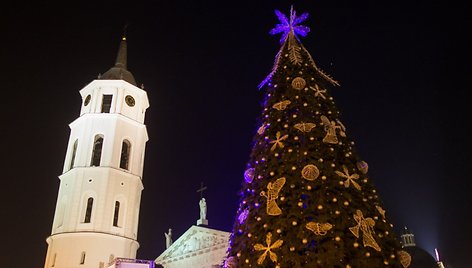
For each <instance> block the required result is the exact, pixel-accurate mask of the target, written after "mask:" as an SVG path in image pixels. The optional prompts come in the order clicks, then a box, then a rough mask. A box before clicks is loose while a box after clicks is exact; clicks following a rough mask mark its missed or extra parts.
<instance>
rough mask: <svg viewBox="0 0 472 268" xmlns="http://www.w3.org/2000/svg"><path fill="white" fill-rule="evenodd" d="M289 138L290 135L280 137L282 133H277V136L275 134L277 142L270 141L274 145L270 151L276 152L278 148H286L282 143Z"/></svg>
mask: <svg viewBox="0 0 472 268" xmlns="http://www.w3.org/2000/svg"><path fill="white" fill-rule="evenodd" d="M287 138H288V135H283V136H282V137H280V131H277V134H275V140H273V141H270V143H273V144H274V145H272V147H271V148H270V150H271V151H273V150H275V149H276V148H277V146H278V147H280V148H284V147H285V145H284V143H283V142H282V141H283V140H285V139H287Z"/></svg>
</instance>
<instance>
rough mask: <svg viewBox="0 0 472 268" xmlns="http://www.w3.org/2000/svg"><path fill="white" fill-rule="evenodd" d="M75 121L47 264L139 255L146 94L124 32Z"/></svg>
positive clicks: (90, 263)
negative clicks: (131, 65)
mask: <svg viewBox="0 0 472 268" xmlns="http://www.w3.org/2000/svg"><path fill="white" fill-rule="evenodd" d="M80 95H81V97H82V106H81V110H80V115H79V117H78V118H77V119H75V120H74V121H73V122H72V123H70V124H69V127H70V137H69V142H68V145H67V152H66V156H65V161H64V168H63V172H62V175H60V176H59V181H60V186H59V192H58V196H57V203H56V210H55V215H54V221H53V225H52V231H51V235H50V236H49V237H48V238H47V239H46V241H47V243H48V251H47V255H46V261H45V265H44V267H45V268H50V267H56V268H75V267H77V268H79V267H80V268H88V267H93V268H98V267H108V266H107V265H108V263H109V262H111V261H112V260H113V259H114V258H115V257H123V258H135V257H136V251H137V250H138V248H139V243H138V241H137V235H138V221H139V208H140V202H141V191H142V190H143V183H142V175H143V165H144V153H145V146H146V142H147V140H148V135H147V131H146V126H145V125H144V115H145V112H146V109H147V108H148V107H149V101H148V98H147V94H146V92H145V91H144V90H143V89H141V88H139V87H137V86H136V81H135V79H134V77H133V75H132V74H131V73H130V72H129V71H128V70H127V42H126V38H125V37H123V38H122V40H121V43H120V46H119V51H118V56H117V58H116V63H115V65H114V66H113V67H112V68H110V69H109V70H108V71H107V72H105V73H104V74H103V75H101V76H100V77H99V78H98V79H96V80H94V81H92V82H91V83H89V84H88V85H86V86H85V87H84V88H82V89H81V90H80Z"/></svg>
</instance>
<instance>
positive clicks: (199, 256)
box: [155, 225, 230, 268]
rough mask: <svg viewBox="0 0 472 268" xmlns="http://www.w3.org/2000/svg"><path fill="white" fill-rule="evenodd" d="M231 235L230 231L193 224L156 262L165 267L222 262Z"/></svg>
mask: <svg viewBox="0 0 472 268" xmlns="http://www.w3.org/2000/svg"><path fill="white" fill-rule="evenodd" d="M229 235H230V233H229V232H224V231H219V230H215V229H210V228H206V227H201V226H196V225H193V226H192V227H190V228H189V229H188V230H187V231H186V232H185V233H184V234H183V235H182V236H181V237H179V238H178V239H177V240H176V241H175V242H174V243H173V244H172V245H171V246H170V247H169V248H167V249H166V250H165V251H164V252H163V253H162V254H161V255H160V256H159V257H157V259H156V260H155V263H156V264H161V265H163V266H164V267H185V266H184V265H189V264H192V265H193V267H195V268H197V267H212V266H213V265H217V264H220V263H221V262H222V260H223V257H224V256H225V254H226V250H227V249H228V241H229ZM187 267H190V266H187Z"/></svg>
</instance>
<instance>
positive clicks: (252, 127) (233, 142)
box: [0, 0, 472, 268]
mask: <svg viewBox="0 0 472 268" xmlns="http://www.w3.org/2000/svg"><path fill="white" fill-rule="evenodd" d="M354 2H355V4H354ZM64 4H65V5H67V6H58V5H57V4H48V3H46V1H41V3H36V4H25V2H22V4H18V5H17V6H4V4H3V5H2V8H1V17H0V20H1V21H0V33H1V34H2V41H1V45H0V46H1V50H0V68H1V70H0V82H1V83H0V87H1V92H2V99H3V101H2V105H1V106H0V107H1V108H0V109H1V128H2V131H1V139H0V142H1V144H0V145H1V148H2V151H3V154H2V156H1V160H2V163H3V165H2V172H1V173H0V174H1V175H0V176H1V178H2V185H1V188H0V189H1V194H0V201H1V202H0V206H1V212H2V213H1V221H0V228H1V229H0V230H2V233H3V235H2V238H1V243H0V249H1V250H0V267H2V268H3V267H5V268H7V267H8V268H9V267H13V268H15V267H24V266H25V265H26V264H27V266H28V267H42V266H43V265H44V259H45V256H46V251H47V244H46V242H45V239H46V237H47V236H48V235H50V232H51V227H52V221H53V215H54V210H55V205H56V197H57V191H58V188H59V180H58V176H59V175H60V174H61V172H62V168H63V161H64V158H65V153H66V145H67V141H68V139H69V127H68V124H69V123H70V122H72V121H73V120H74V119H75V118H76V117H77V116H78V115H79V111H80V106H81V98H80V95H79V93H78V91H79V90H80V89H81V88H83V87H84V86H85V85H87V84H88V83H90V82H91V81H93V80H94V79H95V78H96V77H97V76H98V74H100V73H102V74H103V73H104V72H105V71H107V70H108V69H109V68H110V67H112V65H113V64H114V61H115V57H116V54H117V50H118V46H119V42H120V39H121V35H122V33H123V26H124V25H125V24H128V30H127V39H128V69H129V70H130V71H131V72H132V73H133V74H134V76H135V78H136V80H137V83H138V84H139V85H141V84H143V85H144V88H145V90H146V91H147V94H148V97H149V101H150V105H151V106H150V108H149V109H148V110H147V112H146V120H145V122H146V125H147V130H148V133H149V141H148V143H147V147H146V158H145V164H144V168H145V171H144V175H143V183H144V190H143V193H142V200H141V211H140V224H139V234H138V241H139V242H140V244H141V248H140V249H139V251H138V257H139V258H142V259H155V258H156V257H157V256H159V254H160V253H162V251H163V250H164V249H165V237H164V232H166V231H167V229H168V228H169V227H171V228H172V229H173V234H174V236H173V237H174V240H175V239H177V238H178V237H179V236H180V235H181V234H183V233H184V232H185V231H186V230H187V229H188V228H189V227H190V226H191V225H192V224H195V223H196V220H197V219H198V217H199V208H198V200H199V198H200V195H199V194H198V193H196V190H197V189H198V188H199V186H200V183H201V182H203V183H204V184H205V185H206V186H208V190H207V191H205V192H204V196H205V197H206V199H207V203H208V218H209V222H210V226H209V227H212V228H216V229H220V230H225V231H230V230H231V227H232V224H233V220H234V217H235V212H236V208H237V206H238V191H239V190H240V187H241V182H242V181H243V176H242V175H243V172H244V170H245V166H246V162H247V161H248V159H249V153H250V150H251V143H252V136H253V135H254V133H255V131H256V130H257V127H258V126H257V125H256V119H257V117H258V116H259V114H260V113H261V101H262V98H263V94H264V92H263V91H259V90H258V89H257V85H258V84H259V83H260V82H261V81H262V80H263V79H264V78H265V76H266V75H267V74H268V73H269V72H270V70H271V68H272V65H273V61H274V58H275V55H276V53H277V51H278V49H279V42H278V40H279V37H272V36H270V35H269V34H268V31H269V30H270V29H271V28H272V27H273V26H274V25H275V24H276V23H278V20H277V18H276V16H275V15H274V9H280V10H281V11H283V12H284V13H287V12H288V11H289V8H290V4H294V7H295V9H296V10H298V11H299V13H300V12H309V13H310V15H311V16H310V18H309V19H308V21H307V22H306V23H305V25H307V26H309V27H310V28H311V33H310V34H309V35H308V36H307V37H306V38H304V39H303V40H302V42H303V44H304V46H305V47H306V48H307V49H308V51H310V53H311V55H312V56H313V58H314V59H315V61H316V62H317V65H318V66H319V67H320V68H321V69H322V70H324V71H325V72H327V73H328V74H330V75H331V76H333V77H334V78H335V79H336V80H337V81H339V82H340V84H341V87H338V88H335V89H334V90H333V91H332V92H333V95H334V98H335V101H336V103H337V105H338V108H339V109H340V111H341V118H342V119H343V123H344V125H345V126H346V127H347V135H348V136H349V137H350V138H351V139H352V140H354V141H355V142H356V146H357V151H358V152H359V153H360V156H361V158H363V159H364V160H365V161H366V162H368V163H369V173H370V178H371V180H372V181H373V183H374V185H375V186H376V187H377V189H378V191H379V193H380V194H379V195H380V198H381V199H382V200H383V202H384V204H385V208H386V210H387V216H388V217H389V218H390V220H391V221H392V222H393V223H394V224H395V228H396V230H397V234H398V235H399V233H400V231H401V230H402V228H403V226H405V225H406V226H408V228H409V229H410V230H411V231H412V232H413V233H414V234H415V237H416V240H417V244H418V245H419V246H420V247H422V248H424V249H425V250H427V251H428V252H430V253H431V254H432V253H433V251H434V248H435V247H437V248H439V250H440V252H441V253H442V254H441V255H442V257H443V260H444V262H445V263H446V265H449V266H447V267H448V268H449V267H470V266H468V265H467V264H466V258H468V257H469V258H470V254H469V252H468V251H469V250H470V248H471V247H470V243H471V241H472V228H471V225H472V219H471V218H472V216H471V215H470V214H471V212H472V208H471V204H472V194H471V193H470V190H471V188H472V182H471V181H472V177H471V176H470V175H469V174H470V173H469V171H470V168H471V167H472V165H471V164H470V161H471V159H472V157H471V146H470V137H471V136H472V133H471V131H470V128H469V126H468V125H469V124H470V122H471V119H470V115H469V114H470V111H469V109H470V104H469V99H468V98H466V87H467V86H468V85H466V82H469V80H470V79H469V77H470V74H469V71H470V60H471V57H470V52H469V50H470V47H471V43H470V41H467V39H468V37H469V35H470V24H471V23H470V22H471V16H470V14H469V13H468V12H467V9H466V8H465V6H461V5H459V4H457V3H453V2H444V1H443V2H441V3H435V2H434V1H372V3H370V2H367V1H326V0H320V1H315V0H300V1H292V2H290V1H280V0H272V1H268V0H252V1H249V0H247V1H237V2H231V3H230V2H227V1H215V0H212V1H173V0H166V1H149V3H140V2H139V1H129V2H127V3H118V2H116V1H106V2H103V3H94V4H91V5H86V4H84V3H82V1H78V2H77V1H75V2H70V3H69V2H67V1H66V2H64ZM10 5H13V4H10ZM466 66H468V67H469V68H467V72H466ZM468 254H469V255H468Z"/></svg>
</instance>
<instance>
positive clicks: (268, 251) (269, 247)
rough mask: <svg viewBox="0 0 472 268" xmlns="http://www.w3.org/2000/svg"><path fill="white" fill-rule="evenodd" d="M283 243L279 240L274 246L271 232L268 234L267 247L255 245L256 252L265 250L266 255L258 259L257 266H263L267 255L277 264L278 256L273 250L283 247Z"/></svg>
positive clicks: (263, 254)
mask: <svg viewBox="0 0 472 268" xmlns="http://www.w3.org/2000/svg"><path fill="white" fill-rule="evenodd" d="M283 242H284V241H283V240H281V239H279V240H277V241H275V243H274V244H272V233H270V232H269V233H267V236H266V244H267V246H264V245H262V244H255V245H254V249H255V250H257V251H261V250H264V253H262V255H261V256H260V257H259V258H258V259H257V264H259V265H261V264H263V263H264V261H265V259H266V257H267V254H269V257H270V260H271V261H272V262H275V263H276V262H277V254H275V253H274V252H272V250H273V249H276V248H279V247H281V246H282V244H283Z"/></svg>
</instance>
